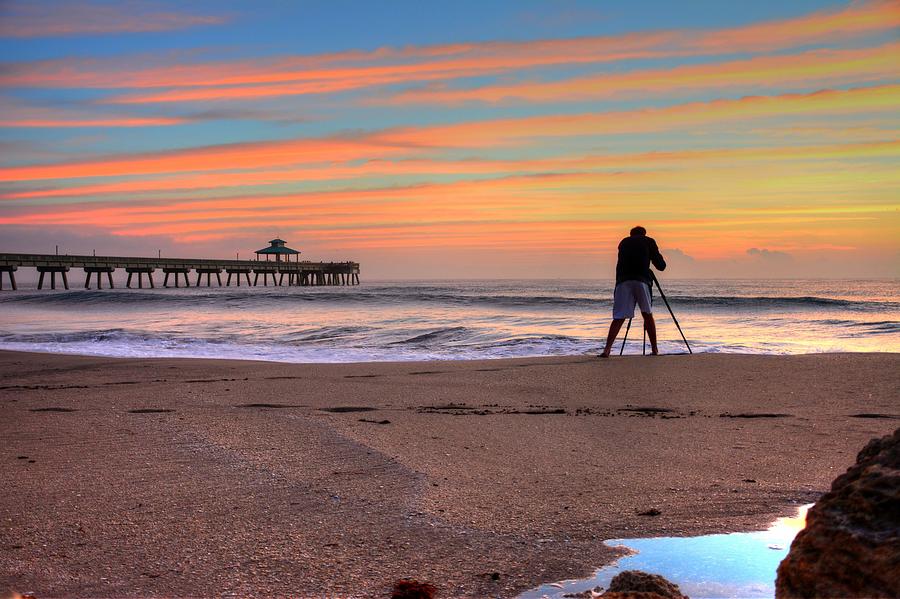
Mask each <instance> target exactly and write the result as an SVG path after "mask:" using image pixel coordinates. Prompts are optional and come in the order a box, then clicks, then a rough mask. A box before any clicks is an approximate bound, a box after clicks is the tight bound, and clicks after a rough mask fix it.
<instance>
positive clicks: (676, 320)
mask: <svg viewBox="0 0 900 599" xmlns="http://www.w3.org/2000/svg"><path fill="white" fill-rule="evenodd" d="M650 276H651V277H652V278H653V282H654V283H655V284H656V288H657V289H659V295H660V297H662V299H663V302H664V303H665V304H666V308H668V309H669V314H671V315H672V320H673V321H675V326H676V327H678V332H679V333H681V338H682V339H683V340H684V344H685V345H686V346H687V350H688V353H689V354H693V353H694V352H693V351H692V350H691V344H690V343H688V340H687V337H685V336H684V331H682V330H681V325H680V324H678V319H677V318H675V313H674V312H672V306H670V305H669V300H668V299H666V294H665V292H664V291H663V290H662V286H661V285H660V284H659V279H657V278H656V273H654V272H653V271H652V270H651V271H650ZM651 291H652V289H651ZM650 305H651V306H652V305H653V296H652V295H651V296H650ZM629 329H631V318H629V319H628V326H627V327H625V337H624V338H623V339H622V347H620V348H619V355H620V356H621V355H622V352H623V351H625V341H626V340H627V339H628V331H629ZM641 353H642V354H644V355H646V354H647V329H646V328H644V348H643V350H642V352H641Z"/></svg>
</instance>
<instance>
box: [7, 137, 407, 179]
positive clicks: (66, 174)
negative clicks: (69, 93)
mask: <svg viewBox="0 0 900 599" xmlns="http://www.w3.org/2000/svg"><path fill="white" fill-rule="evenodd" d="M397 151H399V149H398V148H397V147H394V146H393V145H392V144H389V143H377V142H372V143H370V142H367V141H366V140H364V139H357V140H354V139H342V138H320V139H315V138H310V139H297V140H290V141H272V142H248V143H236V144H227V145H219V146H207V147H201V148H191V149H188V150H172V151H167V152H157V153H152V154H132V155H128V156H124V157H108V158H106V159H103V160H89V161H81V162H64V163H57V164H48V165H29V166H19V167H9V168H0V181H37V180H41V179H68V178H79V177H115V176H122V175H148V174H157V173H177V172H192V171H211V170H228V169H251V168H260V167H272V166H284V165H291V164H299V163H316V162H328V161H347V160H356V159H360V158H372V157H379V156H386V155H390V154H393V153H396V152H397Z"/></svg>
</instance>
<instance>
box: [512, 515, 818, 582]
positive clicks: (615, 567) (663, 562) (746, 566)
mask: <svg viewBox="0 0 900 599" xmlns="http://www.w3.org/2000/svg"><path fill="white" fill-rule="evenodd" d="M809 507H811V506H809V505H807V506H803V507H801V508H800V510H799V513H798V514H797V516H795V517H788V518H779V519H778V520H776V521H775V523H774V524H772V526H770V527H769V528H768V529H767V530H763V531H756V532H741V533H730V534H715V535H703V536H699V537H656V538H647V539H612V540H609V541H607V542H606V544H607V545H610V546H613V547H620V546H621V547H626V548H628V549H629V550H631V551H632V552H633V553H631V554H630V555H627V556H625V557H622V558H620V559H619V560H618V561H616V562H615V563H613V564H610V565H609V566H605V567H603V568H600V569H599V570H597V572H596V573H595V574H594V576H592V577H590V578H585V579H581V580H566V581H563V582H559V583H550V584H545V585H542V586H540V587H538V588H536V589H532V590H530V591H527V592H525V593H523V594H522V595H520V596H519V597H520V599H538V598H543V597H548V598H550V599H557V598H561V597H562V596H563V595H565V594H567V593H580V592H582V591H586V590H589V589H593V588H594V587H596V586H601V587H603V588H606V587H607V586H608V585H609V582H610V580H612V578H613V577H614V576H615V575H616V574H618V573H619V572H623V571H625V570H643V571H644V572H650V573H652V574H660V575H662V576H664V577H665V578H667V579H668V580H670V581H672V582H674V583H676V584H677V585H678V586H679V587H681V591H682V593H684V594H686V595H688V596H689V597H691V598H692V599H699V598H706V599H712V598H717V599H720V598H721V599H724V598H740V599H745V598H746V599H750V598H770V597H774V596H775V574H776V570H777V569H778V564H779V563H781V560H783V559H784V558H785V556H786V555H787V553H788V550H789V549H790V545H791V542H792V541H793V540H794V537H795V536H796V535H797V533H798V532H800V530H802V529H803V527H804V526H805V525H806V512H807V510H808V509H809Z"/></svg>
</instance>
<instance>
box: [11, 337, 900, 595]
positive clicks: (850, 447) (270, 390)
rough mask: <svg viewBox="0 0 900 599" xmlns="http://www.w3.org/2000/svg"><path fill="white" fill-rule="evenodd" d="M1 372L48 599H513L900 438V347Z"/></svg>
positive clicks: (741, 511)
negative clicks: (415, 588)
mask: <svg viewBox="0 0 900 599" xmlns="http://www.w3.org/2000/svg"><path fill="white" fill-rule="evenodd" d="M0 381H2V382H0V438H2V440H3V441H2V443H0V478H2V480H3V485H2V488H0V522H2V525H0V590H3V589H15V590H17V591H19V592H26V591H30V592H33V593H35V594H36V595H37V596H38V597H41V598H46V597H64V596H68V597H72V596H82V597H84V596H106V597H109V596H116V597H150V596H220V595H228V594H238V595H242V596H288V595H289V596H295V597H296V596H301V597H307V596H308V597H325V596H327V597H338V596H340V597H343V596H353V597H356V596H359V597H367V596H385V595H386V594H387V592H388V589H389V588H390V586H391V583H392V582H393V581H394V580H395V579H397V578H400V577H413V578H417V579H420V580H425V581H429V582H432V583H433V584H435V585H436V586H437V587H438V589H439V594H440V596H443V597H457V596H503V597H509V596H514V595H515V594H516V593H517V592H521V591H523V590H526V589H528V588H531V587H534V586H536V585H537V584H540V583H542V582H549V581H554V580H560V579H564V578H572V577H582V576H586V575H589V574H590V573H591V572H592V571H593V570H594V569H595V568H597V567H599V566H600V565H602V564H604V563H606V562H608V561H610V560H612V559H614V557H615V554H614V552H613V550H611V549H610V548H608V547H606V546H604V545H603V540H604V539H608V538H617V537H634V536H657V535H685V534H702V533H709V532H723V531H736V530H749V529H754V528H759V527H764V526H765V525H766V524H767V523H768V522H770V521H771V520H772V519H773V518H774V517H776V516H779V515H785V514H788V513H791V512H792V511H793V509H794V507H795V506H796V505H797V504H800V503H808V502H812V501H814V500H815V499H816V498H817V497H818V496H819V495H820V494H821V493H822V492H824V491H825V490H826V489H827V488H828V486H829V485H830V483H831V481H832V480H833V479H834V478H835V476H837V475H838V474H840V473H842V472H843V471H844V470H845V469H846V468H847V467H848V466H849V465H850V464H851V463H852V462H853V461H854V458H855V455H856V452H857V451H858V450H859V449H860V448H861V447H862V446H863V445H864V444H865V443H866V442H867V441H868V440H869V439H870V438H872V437H875V436H881V435H885V434H887V433H889V432H891V431H893V430H894V429H895V428H896V427H897V426H898V424H900V420H898V419H900V405H898V390H900V355H898V354H818V355H804V356H750V355H713V354H705V355H695V356H662V357H659V358H642V357H626V358H616V359H612V360H607V361H601V360H599V359H596V358H593V357H587V356H574V357H569V358H530V359H512V360H491V361H467V362H430V363H424V362H406V363H365V364H335V365H328V364H312V365H303V364H277V363H262V362H239V361H222V360H172V359H153V360H150V359H140V360H137V359H112V358H95V357H80V356H62V355H50V354H26V353H15V352H0ZM650 509H656V510H659V512H661V513H660V514H659V515H657V516H647V515H641V512H645V511H647V510H650Z"/></svg>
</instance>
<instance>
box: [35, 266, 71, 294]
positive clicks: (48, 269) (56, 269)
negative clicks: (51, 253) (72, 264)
mask: <svg viewBox="0 0 900 599" xmlns="http://www.w3.org/2000/svg"><path fill="white" fill-rule="evenodd" d="M37 271H38V273H40V276H39V277H38V289H43V288H44V275H45V274H47V273H50V289H56V273H59V274H60V275H62V282H63V287H65V288H66V289H68V288H69V279H68V278H67V277H66V273H67V272H69V267H68V266H38V267H37Z"/></svg>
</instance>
